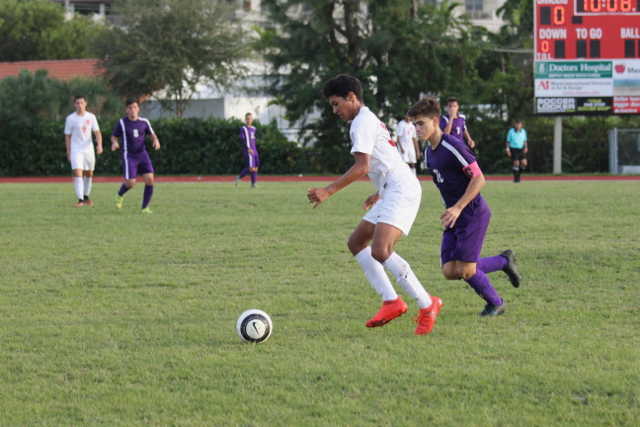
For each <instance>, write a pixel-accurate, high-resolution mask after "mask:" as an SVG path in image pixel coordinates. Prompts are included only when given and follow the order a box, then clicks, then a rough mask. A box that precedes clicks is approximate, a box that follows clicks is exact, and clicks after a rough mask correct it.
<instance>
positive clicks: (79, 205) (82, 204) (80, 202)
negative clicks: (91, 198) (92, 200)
mask: <svg viewBox="0 0 640 427" xmlns="http://www.w3.org/2000/svg"><path fill="white" fill-rule="evenodd" d="M81 206H84V202H83V201H82V200H80V201H78V203H76V204H75V205H73V207H74V208H79V207H81Z"/></svg>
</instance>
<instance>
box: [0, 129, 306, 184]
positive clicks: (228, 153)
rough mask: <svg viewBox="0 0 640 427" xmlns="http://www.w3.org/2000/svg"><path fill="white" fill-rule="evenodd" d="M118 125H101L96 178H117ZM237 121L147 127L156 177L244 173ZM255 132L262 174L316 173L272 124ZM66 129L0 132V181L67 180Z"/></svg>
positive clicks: (118, 159)
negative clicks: (156, 146) (153, 138)
mask: <svg viewBox="0 0 640 427" xmlns="http://www.w3.org/2000/svg"><path fill="white" fill-rule="evenodd" d="M116 123H117V122H113V123H100V126H101V130H102V140H103V147H104V153H103V154H102V155H100V156H97V158H96V171H95V173H96V175H119V174H121V172H122V169H121V161H120V152H119V150H118V151H116V152H112V151H111V140H110V139H111V133H112V131H113V128H114V126H115V124H116ZM242 124H243V122H241V121H240V120H238V119H229V120H223V119H210V120H204V119H158V120H152V121H151V125H152V127H153V130H154V132H155V133H156V134H157V135H158V138H159V140H160V144H161V149H160V150H158V151H154V150H153V149H152V148H151V144H150V141H147V143H148V147H147V150H148V151H149V156H150V157H151V161H152V163H153V166H154V169H155V170H156V173H157V174H159V175H187V174H196V175H236V174H238V173H239V172H240V171H241V170H242V168H243V167H244V157H243V156H242V147H241V145H240V139H239V132H240V127H241V126H242ZM254 126H255V127H256V129H257V131H258V137H257V146H258V151H259V153H260V163H261V166H260V173H264V174H298V173H306V172H307V171H308V170H310V169H315V168H316V167H314V166H313V165H311V164H310V162H312V161H313V158H314V157H313V150H312V149H308V148H301V147H298V146H297V144H296V143H295V142H291V141H289V140H288V139H287V138H286V137H285V136H284V135H283V134H282V133H281V132H280V131H279V130H278V128H277V126H276V125H275V123H270V124H268V125H261V124H260V123H258V122H256V123H255V124H254ZM69 173H70V166H69V163H68V162H67V156H66V150H65V145H64V125H63V123H61V122H58V121H45V120H35V121H34V122H33V123H32V125H31V126H28V127H27V128H26V129H25V128H22V129H17V128H14V127H13V126H11V124H10V123H4V126H0V175H1V176H56V175H68V174H69Z"/></svg>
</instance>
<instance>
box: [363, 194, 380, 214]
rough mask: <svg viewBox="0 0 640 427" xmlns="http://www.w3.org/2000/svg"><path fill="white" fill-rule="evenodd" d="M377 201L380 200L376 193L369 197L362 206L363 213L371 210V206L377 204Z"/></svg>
mask: <svg viewBox="0 0 640 427" xmlns="http://www.w3.org/2000/svg"><path fill="white" fill-rule="evenodd" d="M378 200H380V195H379V194H378V193H376V194H372V195H370V196H369V197H367V199H366V200H365V201H364V203H363V204H362V209H364V210H365V211H366V210H369V209H371V208H372V207H373V205H375V204H376V203H378Z"/></svg>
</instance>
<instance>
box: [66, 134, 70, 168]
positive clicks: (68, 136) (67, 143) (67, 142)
mask: <svg viewBox="0 0 640 427" xmlns="http://www.w3.org/2000/svg"><path fill="white" fill-rule="evenodd" d="M64 145H66V146H67V160H68V161H69V162H71V135H67V134H65V135H64Z"/></svg>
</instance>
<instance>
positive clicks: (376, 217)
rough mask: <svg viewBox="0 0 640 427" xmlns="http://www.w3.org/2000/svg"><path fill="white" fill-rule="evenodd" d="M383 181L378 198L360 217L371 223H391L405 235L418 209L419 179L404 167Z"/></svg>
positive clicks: (420, 196) (420, 193)
mask: <svg viewBox="0 0 640 427" xmlns="http://www.w3.org/2000/svg"><path fill="white" fill-rule="evenodd" d="M385 183H386V185H387V186H386V188H383V189H382V190H381V191H380V193H379V194H380V200H378V203H376V204H375V205H374V206H373V208H371V210H370V211H369V212H367V214H366V215H365V216H364V217H363V218H362V219H363V220H365V221H367V222H370V223H372V224H377V223H379V222H382V223H385V224H389V225H393V226H394V227H396V228H398V229H399V230H400V231H402V234H403V235H405V236H407V235H408V234H409V231H410V230H411V227H412V226H413V222H414V221H415V220H416V216H418V210H419V209H420V201H421V200H422V187H421V186H420V181H418V179H417V178H416V177H415V175H413V173H411V171H410V169H406V170H402V172H401V173H395V174H394V175H393V176H392V177H389V179H388V180H386V181H385ZM383 185H384V184H383Z"/></svg>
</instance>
